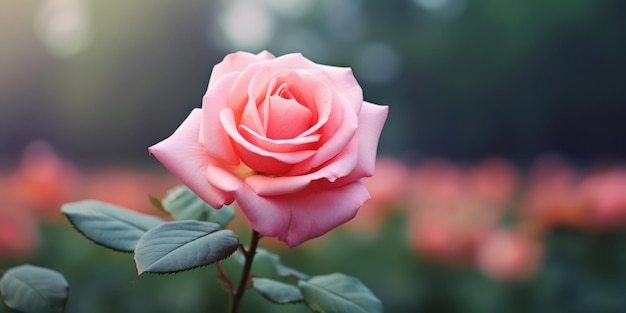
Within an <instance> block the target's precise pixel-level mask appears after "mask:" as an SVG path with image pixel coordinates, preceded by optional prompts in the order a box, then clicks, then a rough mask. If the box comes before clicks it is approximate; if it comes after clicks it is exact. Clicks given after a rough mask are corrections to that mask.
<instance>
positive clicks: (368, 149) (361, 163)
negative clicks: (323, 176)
mask: <svg viewBox="0 0 626 313" xmlns="http://www.w3.org/2000/svg"><path fill="white" fill-rule="evenodd" d="M388 112H389V107H388V106H383V105H376V104H373V103H369V102H363V107H362V109H361V113H360V114H359V128H358V130H357V133H356V139H357V141H358V147H359V148H358V149H359V152H358V155H359V158H358V161H357V164H356V166H355V167H354V169H353V170H352V172H350V174H349V175H347V176H345V177H341V178H339V179H338V180H337V181H336V182H335V183H334V184H333V186H336V185H341V184H347V183H351V182H353V181H354V180H357V179H361V178H363V177H369V176H372V175H374V169H375V165H376V150H377V148H378V139H379V137H380V133H381V132H382V129H383V126H384V124H385V120H386V119H387V114H388Z"/></svg>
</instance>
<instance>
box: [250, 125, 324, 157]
mask: <svg viewBox="0 0 626 313" xmlns="http://www.w3.org/2000/svg"><path fill="white" fill-rule="evenodd" d="M239 129H240V131H241V135H242V136H243V137H244V138H245V139H246V140H247V141H249V142H250V143H251V144H253V145H255V146H258V147H259V148H262V149H265V150H268V151H274V152H293V151H297V150H312V149H313V148H314V147H315V143H317V142H318V141H319V139H320V135H318V134H315V135H310V136H307V137H298V138H294V139H269V138H265V137H262V136H261V135H260V134H258V133H256V132H255V131H253V130H251V129H250V128H248V127H246V126H245V125H241V126H240V127H239Z"/></svg>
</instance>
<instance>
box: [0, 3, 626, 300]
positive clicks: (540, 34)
mask: <svg viewBox="0 0 626 313" xmlns="http://www.w3.org/2000/svg"><path fill="white" fill-rule="evenodd" d="M624 16H626V2H624V1H620V0H605V1H593V0H583V1H568V0H553V1H543V0H526V1H508V2H502V1H497V0H393V1H375V0H318V1H314V0H237V1H227V0H221V1H219V0H215V1H200V0H189V1H184V2H176V1H168V0H149V1H148V0H137V1H116V0H112V1H93V0H38V1H33V0H22V1H9V0H0V192H1V193H0V196H1V197H0V268H5V269H6V268H7V267H9V266H12V265H14V264H20V263H24V262H30V263H34V264H38V265H42V266H49V267H51V268H53V269H56V270H58V271H61V272H62V273H63V274H65V275H66V277H67V278H68V280H69V282H70V284H71V285H72V294H71V298H70V302H69V303H68V312H113V311H115V312H143V311H145V312H204V311H207V310H209V309H215V310H222V311H223V308H224V306H225V303H226V302H225V295H226V294H225V293H220V291H219V290H217V289H219V288H218V285H217V284H216V283H215V282H214V281H213V279H212V275H213V276H214V275H216V273H215V272H214V269H212V268H206V269H201V270H199V271H200V272H202V273H204V274H203V275H204V277H205V278H207V279H202V278H201V277H202V275H199V274H197V273H195V272H194V273H183V274H181V275H177V276H173V277H161V276H158V277H156V276H155V277H142V278H141V279H140V280H138V281H134V278H135V276H134V275H135V274H134V266H133V264H132V257H130V256H129V255H123V254H118V253H114V252H110V251H106V250H104V249H102V248H100V247H96V246H94V245H93V244H91V243H90V242H88V241H87V240H85V239H83V238H81V237H80V235H79V234H78V233H77V232H75V231H74V230H72V229H71V227H69V226H68V224H67V222H65V220H64V218H63V217H61V216H59V207H60V205H61V204H62V203H64V202H69V201H76V200H81V199H85V198H94V199H99V200H102V201H108V202H112V203H116V204H119V205H123V206H126V207H128V208H131V209H134V210H138V211H141V212H153V211H152V210H153V209H152V208H151V207H150V203H149V201H148V200H147V195H148V194H152V195H155V196H157V197H160V196H162V195H163V194H164V193H165V191H166V190H168V189H169V188H171V187H173V186H175V185H176V184H178V182H177V181H176V179H175V178H173V177H172V175H171V174H168V173H167V172H166V171H165V170H164V169H163V168H162V166H160V165H159V164H158V162H157V161H156V160H155V159H154V158H152V157H150V156H149V155H148V153H147V147H148V146H150V145H152V144H154V143H156V142H158V141H160V140H162V139H164V138H166V137H167V136H169V135H170V134H171V133H172V132H173V130H174V129H176V127H177V126H178V125H179V124H180V122H181V121H182V120H183V119H184V118H185V117H186V116H187V115H188V114H189V112H190V111H191V109H192V108H196V107H199V106H200V105H201V98H202V95H203V94H204V92H205V90H206V86H207V83H208V78H209V76H210V73H211V70H212V67H213V65H215V64H217V63H219V62H220V61H221V60H222V58H223V57H224V55H226V54H228V53H230V52H233V51H238V50H245V51H250V52H258V51H261V50H269V51H270V52H272V53H274V54H275V55H282V54H285V53H290V52H302V53H303V54H304V55H305V56H306V57H307V58H309V59H311V60H313V61H315V62H318V63H324V64H330V65H336V66H346V67H352V68H353V70H354V74H355V76H356V78H357V80H358V81H359V82H360V83H361V85H362V87H363V91H364V98H365V99H366V100H368V101H370V102H374V103H378V104H387V105H389V106H390V114H389V118H388V121H387V124H386V125H385V129H384V131H383V133H382V136H381V142H380V145H379V153H380V155H381V160H380V162H379V163H380V164H379V165H378V168H377V174H376V176H375V177H374V178H372V179H369V180H368V184H369V186H370V191H371V193H372V196H373V197H372V200H371V201H370V202H369V203H368V204H367V205H366V206H365V207H364V208H363V209H362V210H361V212H360V213H359V215H358V216H357V218H356V219H355V220H354V221H353V222H350V223H348V224H346V225H345V226H343V227H341V228H340V229H338V230H336V231H333V232H332V233H331V234H329V235H328V236H326V237H324V238H320V239H317V240H313V241H311V242H310V243H307V244H305V245H303V246H301V247H299V248H296V249H293V250H288V249H285V247H284V246H281V245H279V244H273V243H271V242H268V244H269V246H270V247H268V248H269V249H270V250H275V251H276V252H279V253H280V254H281V255H283V256H284V257H283V258H284V261H285V263H287V265H290V266H293V267H295V268H298V269H301V270H303V271H308V272H310V274H325V273H329V272H332V271H343V272H345V273H347V274H349V275H353V276H357V277H359V278H360V279H361V280H363V282H365V283H366V285H368V286H369V287H370V288H371V289H372V290H373V291H374V292H375V293H376V294H377V295H378V296H379V297H380V298H381V300H382V301H383V304H384V305H385V308H386V311H388V312H553V311H569V312H625V311H626V297H623V291H624V290H626V266H624V265H623V264H626V232H624V226H625V225H626V167H625V165H624V164H625V163H624V160H625V159H626V144H625V143H624V139H623V138H624V134H626V123H624V119H625V118H626V88H624V82H625V80H624V73H626V57H625V56H626V19H625V18H624ZM242 237H247V235H246V234H245V232H244V234H242ZM262 243H263V242H262ZM345 246H350V247H351V249H345ZM355 262H356V264H355ZM233 266H234V265H233ZM246 297H247V298H246V299H245V300H244V302H246V301H247V305H248V309H249V310H253V309H252V308H256V309H257V310H258V309H259V308H265V310H267V311H268V312H270V311H271V312H278V311H280V310H284V311H288V312H293V311H297V310H299V309H302V308H301V307H298V306H287V307H279V306H276V305H271V304H265V302H263V301H261V300H260V296H259V295H258V294H255V293H254V292H250V295H247V296H246ZM2 310H3V309H0V312H2ZM304 311H306V310H303V312H304Z"/></svg>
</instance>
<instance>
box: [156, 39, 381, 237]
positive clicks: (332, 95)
mask: <svg viewBox="0 0 626 313" xmlns="http://www.w3.org/2000/svg"><path fill="white" fill-rule="evenodd" d="M387 111H388V107H386V106H379V105H375V104H371V103H368V102H364V101H363V93H362V90H361V87H360V86H359V84H358V83H357V81H356V79H355V78H354V76H353V75H352V71H351V70H350V69H349V68H340V67H333V66H325V65H319V64H315V63H313V62H311V61H310V60H308V59H306V58H304V57H303V56H302V55H300V54H289V55H284V56H281V57H274V56H273V55H272V54H270V53H269V52H266V51H264V52H261V53H259V54H257V55H254V54H250V53H244V52H238V53H233V54H230V55H228V56H226V57H225V58H224V60H223V61H222V62H221V63H219V64H217V65H216V66H215V67H214V68H213V73H212V74H211V78H210V80H209V86H208V89H207V92H206V94H205V95H204V98H203V100H202V109H195V110H193V111H192V112H191V114H190V115H189V116H188V117H187V119H186V120H185V121H184V122H183V123H182V125H181V126H180V127H179V128H178V129H177V130H176V131H175V132H174V134H172V136H170V137H169V138H167V139H165V140H163V141H162V142H160V143H158V144H156V145H154V146H152V147H150V149H149V150H150V152H151V153H152V154H154V156H155V157H156V158H157V159H159V161H161V163H163V164H164V165H165V166H166V167H167V168H168V169H169V170H170V171H171V172H173V173H174V174H175V175H176V176H178V177H179V178H180V179H181V180H182V181H183V182H184V183H185V184H186V185H187V186H189V188H191V189H192V190H193V191H194V192H195V193H196V194H197V195H198V196H200V197H201V198H202V199H203V200H204V201H206V202H207V203H209V204H210V205H211V206H213V207H216V208H219V207H221V206H222V205H224V204H229V203H231V202H233V201H235V200H236V201H237V203H238V205H239V207H240V208H241V210H242V211H243V213H244V214H245V215H246V217H247V219H248V220H249V222H250V224H251V226H252V228H254V229H255V230H256V231H257V232H259V233H260V234H262V235H264V236H269V237H278V239H280V240H282V241H284V242H286V243H287V244H288V245H289V246H291V247H293V246H296V245H298V244H300V243H302V242H304V241H306V240H308V239H311V238H315V237H318V236H321V235H323V234H325V233H326V232H328V231H330V230H332V229H333V228H335V227H337V226H339V225H341V224H343V223H345V222H347V221H348V220H350V219H352V218H353V217H354V216H355V215H356V213H357V210H358V208H359V207H360V206H361V205H363V203H365V202H366V201H367V200H368V199H369V197H370V196H369V193H368V192H367V189H366V188H365V186H364V185H363V183H362V182H361V181H360V179H361V178H363V177H367V176H371V175H373V173H374V163H375V159H376V148H377V145H378V138H379V136H380V132H381V130H382V127H383V125H384V122H385V119H386V117H387Z"/></svg>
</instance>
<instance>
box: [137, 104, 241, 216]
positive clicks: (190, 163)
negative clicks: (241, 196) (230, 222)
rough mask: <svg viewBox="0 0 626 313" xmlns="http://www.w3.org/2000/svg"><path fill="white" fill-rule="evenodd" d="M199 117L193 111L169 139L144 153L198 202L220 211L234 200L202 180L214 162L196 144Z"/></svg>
mask: <svg viewBox="0 0 626 313" xmlns="http://www.w3.org/2000/svg"><path fill="white" fill-rule="evenodd" d="M201 118H202V113H201V110H200V109H194V110H193V111H191V113H190V114H189V116H188V117H187V118H186V119H185V121H183V123H182V124H181V125H180V126H179V127H178V129H176V131H175V132H174V133H173V134H172V135H171V136H170V137H168V138H167V139H165V140H163V141H161V142H159V143H157V144H155V145H153V146H152V147H150V148H148V151H150V153H152V154H153V155H154V156H155V157H156V158H157V159H158V160H159V161H160V162H161V163H162V164H163V165H164V166H165V167H166V168H167V169H168V170H169V171H170V172H172V173H173V174H174V175H176V176H177V177H178V178H179V179H180V180H181V181H182V182H183V183H184V184H185V185H187V186H188V187H189V188H190V189H191V190H192V191H193V192H194V193H195V194H197V195H198V196H199V197H200V198H202V200H204V201H206V202H207V203H208V204H210V205H211V206H212V207H214V208H220V207H222V205H224V204H229V203H231V202H233V200H234V197H233V194H232V193H228V192H223V191H221V190H219V189H217V188H215V187H213V186H212V185H211V184H209V183H208V181H207V180H206V176H205V171H206V168H207V167H208V166H209V165H210V164H212V163H214V162H215V159H214V158H212V157H211V156H210V155H209V154H208V153H207V152H206V151H205V150H204V146H203V145H202V144H200V143H199V142H198V132H199V130H200V121H201Z"/></svg>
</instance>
